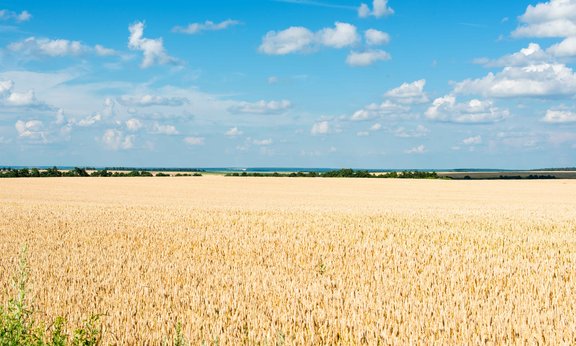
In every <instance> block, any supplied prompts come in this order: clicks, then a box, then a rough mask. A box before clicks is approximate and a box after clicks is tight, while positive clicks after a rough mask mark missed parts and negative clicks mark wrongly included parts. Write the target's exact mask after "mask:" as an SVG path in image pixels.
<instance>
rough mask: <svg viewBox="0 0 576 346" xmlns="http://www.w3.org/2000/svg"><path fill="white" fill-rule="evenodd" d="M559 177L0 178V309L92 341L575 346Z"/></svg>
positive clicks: (573, 264) (569, 239)
mask: <svg viewBox="0 0 576 346" xmlns="http://www.w3.org/2000/svg"><path fill="white" fill-rule="evenodd" d="M575 197H576V181H572V180H557V181H445V180H409V181H407V180H394V179H368V180H362V179H327V178H322V179H313V178H312V179H311V178H295V179H290V178H235V177H222V176H204V177H201V178H185V177H183V178H176V177H171V178H45V179H35V178H29V179H3V180H0V240H1V241H0V298H1V299H2V301H6V300H7V299H8V297H10V296H11V295H13V294H14V289H13V287H12V284H11V278H12V275H13V273H14V272H15V268H16V267H17V263H18V258H19V253H20V251H21V248H22V246H23V245H26V246H27V247H28V262H29V267H30V281H29V287H28V290H29V299H30V300H31V301H32V303H33V306H34V308H35V311H36V312H35V313H36V314H38V315H42V316H46V317H53V316H57V315H63V316H65V317H67V318H68V319H69V321H71V323H73V322H75V321H80V320H82V319H85V318H86V317H87V316H88V315H89V314H91V313H101V314H103V317H102V319H101V321H102V324H103V328H104V334H103V343H104V344H122V345H136V344H160V343H161V342H163V341H166V340H170V338H171V337H172V336H173V335H174V333H175V330H176V327H175V326H176V325H177V324H178V323H181V325H182V334H183V335H184V336H185V338H186V339H187V340H189V341H190V342H191V343H192V344H194V345H196V344H202V343H204V344H220V345H238V344H262V345H278V344H286V345H292V344H295V345H310V344H370V345H375V344H384V345H387V344H391V345H406V344H413V345H416V344H451V345H456V344H458V345H475V344H490V345H497V344H519V345H533V344H540V345H542V344H554V345H573V344H576V198H575Z"/></svg>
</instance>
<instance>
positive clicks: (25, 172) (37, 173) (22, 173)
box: [0, 167, 202, 178]
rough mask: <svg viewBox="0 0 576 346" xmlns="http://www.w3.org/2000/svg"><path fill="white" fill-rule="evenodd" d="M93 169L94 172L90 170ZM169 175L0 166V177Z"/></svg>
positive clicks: (180, 175)
mask: <svg viewBox="0 0 576 346" xmlns="http://www.w3.org/2000/svg"><path fill="white" fill-rule="evenodd" d="M88 171H92V172H90V173H89V172H88ZM153 176H156V177H169V176H170V174H167V173H162V172H158V173H156V175H154V174H152V172H149V171H139V170H131V171H129V172H118V171H116V172H111V171H109V170H108V169H101V170H90V169H86V168H80V167H74V169H70V170H59V169H58V168H57V167H52V168H48V169H44V170H39V169H38V168H19V169H15V168H0V178H41V177H153ZM176 176H177V177H191V176H194V177H198V176H202V174H200V173H198V172H196V173H193V174H192V173H178V174H176Z"/></svg>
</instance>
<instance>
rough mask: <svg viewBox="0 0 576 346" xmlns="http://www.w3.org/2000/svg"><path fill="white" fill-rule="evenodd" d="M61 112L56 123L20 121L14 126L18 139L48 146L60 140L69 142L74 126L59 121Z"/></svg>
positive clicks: (34, 120) (35, 120) (33, 120)
mask: <svg viewBox="0 0 576 346" xmlns="http://www.w3.org/2000/svg"><path fill="white" fill-rule="evenodd" d="M59 115H61V116H62V117H63V114H61V113H60V112H58V113H57V117H56V119H55V121H51V122H44V121H41V120H37V119H32V120H18V121H16V123H15V124H14V127H15V129H16V132H17V133H18V137H19V138H20V139H22V140H26V141H27V142H28V143H31V144H48V143H53V142H56V141H60V140H69V139H70V133H71V131H72V126H73V124H72V123H71V122H65V121H59V120H60V119H59V117H58V116H59Z"/></svg>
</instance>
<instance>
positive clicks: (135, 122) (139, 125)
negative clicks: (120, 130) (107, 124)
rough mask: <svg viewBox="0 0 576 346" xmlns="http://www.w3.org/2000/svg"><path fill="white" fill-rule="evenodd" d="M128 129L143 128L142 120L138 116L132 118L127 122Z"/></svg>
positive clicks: (133, 130) (136, 129) (134, 130)
mask: <svg viewBox="0 0 576 346" xmlns="http://www.w3.org/2000/svg"><path fill="white" fill-rule="evenodd" d="M125 124H126V128H127V129H128V131H132V132H136V131H138V130H140V129H141V128H142V122H141V121H140V120H138V119H136V118H131V119H128V120H126V122H125Z"/></svg>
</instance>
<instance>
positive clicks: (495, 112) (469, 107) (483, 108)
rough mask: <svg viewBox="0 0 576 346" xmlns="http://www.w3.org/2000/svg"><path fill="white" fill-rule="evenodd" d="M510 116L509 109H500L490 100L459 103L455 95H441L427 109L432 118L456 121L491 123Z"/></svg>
mask: <svg viewBox="0 0 576 346" xmlns="http://www.w3.org/2000/svg"><path fill="white" fill-rule="evenodd" d="M509 116H510V112H509V111H508V110H507V109H500V108H498V107H496V106H494V104H493V103H492V101H489V100H478V99H473V100H470V101H468V102H464V103H458V102H457V101H456V97H455V96H454V95H446V96H443V97H439V98H437V99H435V100H434V102H432V105H431V106H430V107H429V108H428V110H426V117H427V118H428V119H430V120H435V121H444V122H455V123H491V122H498V121H501V120H504V119H506V118H507V117H509Z"/></svg>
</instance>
